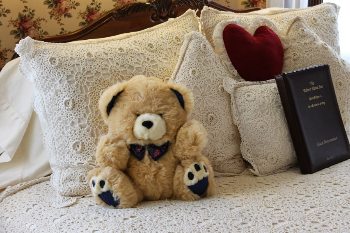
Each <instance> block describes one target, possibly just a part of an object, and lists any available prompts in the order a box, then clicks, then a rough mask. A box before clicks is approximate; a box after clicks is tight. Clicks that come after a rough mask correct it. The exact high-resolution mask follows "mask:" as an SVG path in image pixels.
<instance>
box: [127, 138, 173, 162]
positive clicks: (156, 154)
mask: <svg viewBox="0 0 350 233" xmlns="http://www.w3.org/2000/svg"><path fill="white" fill-rule="evenodd" d="M169 145H170V142H166V143H164V144H163V145H160V146H156V145H154V144H149V145H145V146H141V145H139V144H130V148H129V150H130V153H131V154H132V155H133V156H135V157H136V158H137V159H138V160H140V161H141V160H142V159H143V157H145V153H146V150H147V151H148V154H149V156H150V157H151V158H152V159H153V160H154V161H157V160H158V159H160V158H161V157H162V156H163V155H164V154H165V153H166V152H167V151H168V148H169Z"/></svg>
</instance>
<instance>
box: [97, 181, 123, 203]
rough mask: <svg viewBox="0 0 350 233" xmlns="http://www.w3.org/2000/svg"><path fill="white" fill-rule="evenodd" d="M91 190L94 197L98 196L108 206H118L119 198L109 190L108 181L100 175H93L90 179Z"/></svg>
mask: <svg viewBox="0 0 350 233" xmlns="http://www.w3.org/2000/svg"><path fill="white" fill-rule="evenodd" d="M90 188H91V192H92V194H93V195H94V196H95V197H99V198H100V199H101V201H103V202H104V203H106V204H107V205H109V206H113V207H118V206H119V204H120V200H119V198H118V196H116V195H114V194H113V192H112V191H111V188H110V186H109V185H108V182H107V181H106V180H104V179H101V178H100V177H97V176H94V177H92V178H91V180H90Z"/></svg>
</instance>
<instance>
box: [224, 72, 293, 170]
mask: <svg viewBox="0 0 350 233" xmlns="http://www.w3.org/2000/svg"><path fill="white" fill-rule="evenodd" d="M224 88H225V90H227V91H228V92H229V93H230V94H231V103H232V112H233V117H234V121H235V123H236V124H237V126H238V129H239V132H240V134H241V140H242V141H241V151H242V156H243V158H244V159H245V160H246V161H247V162H248V163H249V164H250V165H251V169H250V170H251V171H252V172H253V173H254V174H256V175H269V174H272V173H276V172H280V171H284V170H286V169H287V168H289V167H291V166H292V165H294V164H295V163H296V157H295V152H294V148H293V144H292V141H291V138H290V134H289V131H288V126H287V122H286V119H285V116H284V112H283V108H282V104H281V100H280V97H279V94H278V90H277V86H276V83H275V82H274V80H270V81H267V82H239V83H237V82H234V81H232V79H225V80H224Z"/></svg>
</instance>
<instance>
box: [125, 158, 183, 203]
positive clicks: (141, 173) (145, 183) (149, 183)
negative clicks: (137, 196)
mask: <svg viewBox="0 0 350 233" xmlns="http://www.w3.org/2000/svg"><path fill="white" fill-rule="evenodd" d="M175 167H176V161H175V159H174V158H173V156H171V155H165V156H164V157H163V158H162V159H161V160H159V161H153V160H151V159H149V157H148V156H145V158H144V159H143V160H142V161H138V160H136V159H130V163H129V168H128V169H127V174H128V175H129V177H130V178H131V179H132V180H133V182H134V183H135V184H136V186H137V187H138V188H139V189H140V190H141V192H142V193H143V196H144V199H146V200H160V199H166V198H170V197H172V195H173V180H174V174H175Z"/></svg>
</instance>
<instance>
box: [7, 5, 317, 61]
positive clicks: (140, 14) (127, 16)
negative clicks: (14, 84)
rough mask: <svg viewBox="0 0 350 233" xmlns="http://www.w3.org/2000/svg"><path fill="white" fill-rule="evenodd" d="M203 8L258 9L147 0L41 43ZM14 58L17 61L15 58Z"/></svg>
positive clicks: (112, 31)
mask: <svg viewBox="0 0 350 233" xmlns="http://www.w3.org/2000/svg"><path fill="white" fill-rule="evenodd" d="M322 2H323V1H322V0H309V6H313V5H317V4H320V3H322ZM204 6H210V7H212V8H215V9H218V10H223V11H232V12H239V13H245V12H250V11H255V10H259V8H251V9H248V10H233V9H230V8H227V7H225V6H222V5H220V4H218V3H216V2H214V1H210V2H209V1H208V0H150V1H148V2H146V3H141V2H137V3H131V4H129V5H126V6H124V7H122V8H119V9H114V10H111V11H109V12H108V13H106V14H104V15H103V16H102V17H101V18H99V19H98V20H96V21H94V22H93V23H92V24H90V25H88V26H86V27H84V28H82V29H79V30H77V31H75V32H72V33H69V34H65V35H58V36H51V37H46V38H43V39H42V40H43V41H47V42H59V43H61V42H62V43H63V42H69V41H75V40H84V39H95V38H103V37H108V36H114V35H118V34H122V33H128V32H134V31H139V30H143V29H146V28H149V27H152V26H154V25H157V24H160V23H162V22H165V21H167V20H168V19H169V18H174V17H177V16H179V15H181V14H183V13H184V12H185V11H186V10H188V9H194V10H198V12H197V14H198V15H199V14H200V11H201V10H202V8H203V7H204ZM14 57H17V54H15V56H14ZM14 57H13V58H14Z"/></svg>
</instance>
